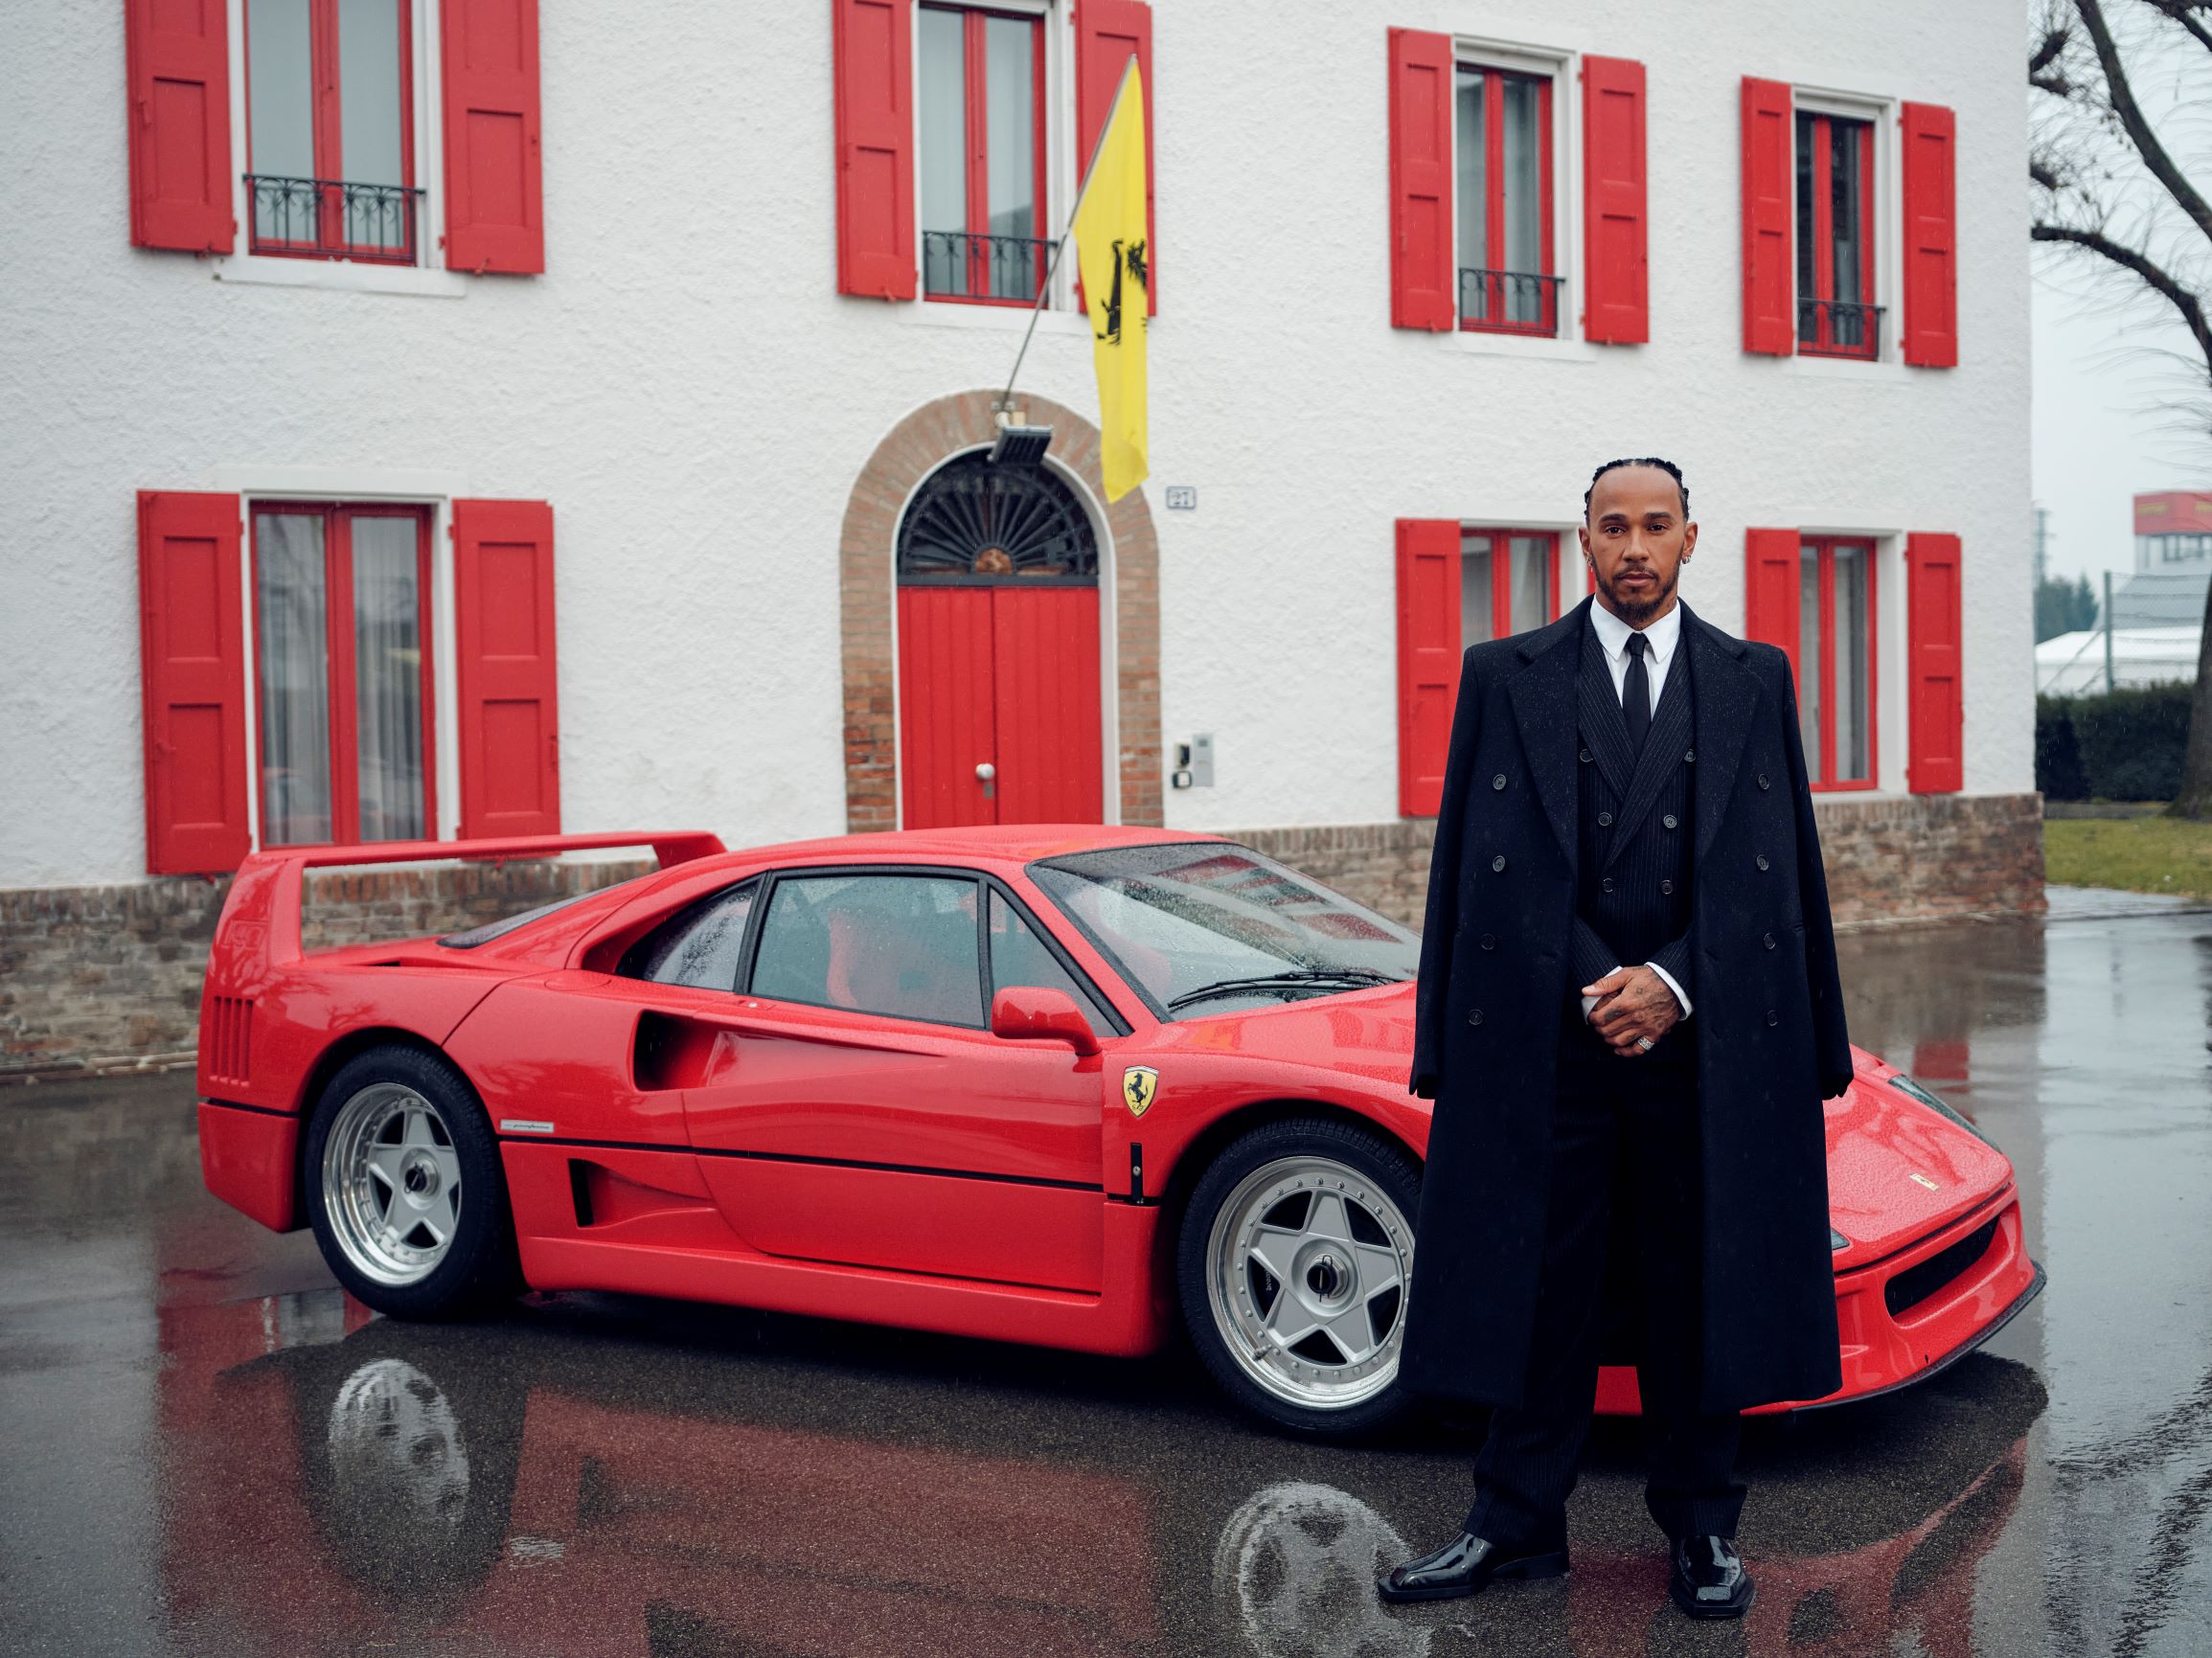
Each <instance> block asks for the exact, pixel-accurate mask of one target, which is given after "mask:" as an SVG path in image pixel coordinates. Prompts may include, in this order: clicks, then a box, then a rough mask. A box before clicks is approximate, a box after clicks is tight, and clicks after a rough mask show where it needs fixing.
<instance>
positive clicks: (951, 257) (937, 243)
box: [915, 6, 968, 294]
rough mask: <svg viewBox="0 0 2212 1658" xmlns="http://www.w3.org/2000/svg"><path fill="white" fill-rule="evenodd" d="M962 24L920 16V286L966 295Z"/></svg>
mask: <svg viewBox="0 0 2212 1658" xmlns="http://www.w3.org/2000/svg"><path fill="white" fill-rule="evenodd" d="M965 23H966V20H965V19H964V18H963V17H962V16H961V14H960V13H959V12H957V11H941V10H939V9H938V8H936V7H932V6H925V7H924V8H923V9H922V16H921V35H922V39H921V54H920V58H919V61H918V63H917V66H916V70H917V72H916V76H915V79H916V81H917V83H918V85H919V88H920V94H921V96H920V99H919V102H920V114H921V128H922V131H921V164H920V166H919V167H918V168H917V171H918V172H919V173H920V174H921V179H920V184H921V190H922V285H923V287H924V289H925V290H926V291H928V292H930V293H935V294H965V293H966V292H967V291H968V240H967V235H966V233H967V230H968V60H967V29H966V27H965Z"/></svg>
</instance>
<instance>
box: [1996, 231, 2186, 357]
mask: <svg viewBox="0 0 2212 1658" xmlns="http://www.w3.org/2000/svg"><path fill="white" fill-rule="evenodd" d="M2028 235H2029V237H2030V238H2032V239H2033V240H2036V241H2056V242H2068V243H2071V244H2072V245H2073V246H2075V247H2081V248H2087V249H2088V250H2089V252H2091V253H2093V254H2098V255H2101V256H2102V257H2104V258H2106V259H2109V260H2110V261H2112V262H2113V263H2114V264H2116V265H2120V266H2122V267H2123V268H2125V269H2127V270H2131V271H2133V272H2134V273H2135V275H2137V276H2138V277H2141V278H2142V279H2143V281H2144V283H2145V284H2148V285H2149V286H2150V287H2152V288H2155V290H2156V291H2157V292H2159V293H2161V294H2163V295H2165V297H2166V298H2167V299H2168V300H2169V301H2171V302H2172V303H2173V307H2174V308H2175V309H2176V310H2178V311H2179V312H2180V313H2181V320H2182V321H2183V322H2184V323H2186V324H2188V326H2189V331H2190V333H2192V334H2193V335H2195V336H2196V340H2197V349H2198V350H2199V351H2201V352H2203V353H2204V366H2205V372H2206V373H2207V374H2212V323H2208V322H2207V321H2206V320H2205V316H2204V305H2203V302H2202V301H2201V300H2200V299H2199V298H2198V297H2197V296H2196V295H2195V294H2193V293H2191V292H2190V291H2189V290H2188V289H2187V288H2185V287H2183V286H2182V285H2181V284H2179V283H2178V282H2177V281H2175V280H2174V278H2173V277H2171V276H2169V275H2168V274H2167V273H2166V272H2165V271H2164V270H2162V269H2161V268H2160V267H2159V266H2157V265H2155V264H2154V263H2153V262H2152V261H2150V259H2149V258H2148V257H2146V256H2145V255H2143V254H2141V253H2138V252H2137V251H2136V250H2135V249H2133V248H2132V247H2128V246H2125V245H2123V244H2122V243H2120V242H2116V241H2114V240H2112V238H2109V237H2108V236H2106V235H2104V234H2103V233H2102V232H2099V231H2093V230H2077V229H2075V228H2074V227H2073V226H2072V225H2065V224H2039V225H2036V226H2034V227H2033V228H2032V229H2031V230H2030V231H2029V232H2028Z"/></svg>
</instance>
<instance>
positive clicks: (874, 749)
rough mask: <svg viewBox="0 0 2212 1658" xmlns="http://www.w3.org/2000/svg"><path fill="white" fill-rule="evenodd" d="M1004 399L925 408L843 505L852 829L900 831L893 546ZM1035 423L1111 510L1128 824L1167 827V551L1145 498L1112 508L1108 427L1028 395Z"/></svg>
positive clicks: (983, 434)
mask: <svg viewBox="0 0 2212 1658" xmlns="http://www.w3.org/2000/svg"><path fill="white" fill-rule="evenodd" d="M995 397H997V394H996V393H994V392H988V391H985V392H956V393H954V394H953V395H951V396H950V397H939V398H938V399H937V400H936V401H935V402H931V403H924V405H923V406H922V407H921V408H919V409H917V410H915V411H914V412H913V413H912V414H910V415H908V416H907V417H906V418H905V419H904V420H901V421H900V422H899V423H898V424H897V425H896V426H894V427H892V428H891V430H890V432H889V433H888V434H887V435H886V436H885V437H884V439H883V441H882V442H881V443H878V444H877V445H876V452H875V453H874V454H873V455H871V456H869V457H868V464H867V466H863V467H862V468H861V469H860V476H859V477H858V478H857V479H856V480H855V482H854V485H853V493H852V496H851V497H850V499H848V500H847V502H846V504H845V523H844V528H843V530H842V532H841V534H840V536H839V540H838V547H837V582H838V591H839V602H838V613H839V624H840V632H841V634H842V639H843V657H844V681H845V827H846V829H847V831H848V832H850V833H854V834H859V833H864V832H867V831H870V830H875V829H896V828H897V827H898V824H899V768H898V760H897V756H898V713H897V707H898V704H897V697H896V681H895V676H894V673H893V670H892V659H891V635H892V627H893V615H894V589H893V558H894V555H895V548H894V545H893V539H894V537H895V535H896V534H897V532H898V528H899V514H900V512H901V511H902V510H903V509H904V507H905V505H906V501H907V498H908V497H909V496H911V495H912V494H913V493H914V488H915V486H916V485H918V484H920V483H921V482H922V480H923V479H924V478H925V477H927V476H928V475H929V474H930V473H931V472H932V471H934V470H936V468H937V467H938V466H940V465H942V464H943V463H944V462H946V461H947V460H949V459H951V457H953V456H954V455H957V454H959V453H960V452H961V451H963V450H965V449H972V448H974V447H976V446H977V445H978V444H981V443H990V442H991V441H992V435H993V434H994V433H995V432H996V430H997V423H996V421H995V420H994V419H993V417H992V408H991V406H992V401H993V400H994V398H995ZM1021 401H1022V403H1023V405H1024V407H1025V409H1026V411H1027V412H1026V417H1025V419H1026V420H1027V423H1029V424H1031V425H1038V426H1050V427H1051V428H1052V429H1053V439H1052V448H1051V450H1050V455H1051V458H1052V459H1053V460H1054V461H1056V462H1058V463H1059V464H1060V466H1062V467H1064V468H1065V469H1066V470H1067V471H1069V472H1072V473H1073V474H1074V475H1075V476H1076V477H1078V478H1080V479H1081V480H1082V481H1083V484H1084V486H1085V487H1086V488H1088V489H1089V490H1090V493H1091V499H1092V502H1093V503H1094V504H1100V505H1103V508H1104V512H1105V517H1106V534H1107V535H1108V536H1109V537H1110V538H1111V540H1112V543H1113V547H1112V559H1111V575H1112V579H1113V606H1114V609H1113V616H1114V639H1115V650H1116V661H1115V664H1114V684H1115V688H1116V689H1115V697H1114V703H1115V712H1116V715H1117V719H1116V725H1117V728H1118V730H1119V732H1120V753H1119V754H1118V755H1117V757H1116V763H1115V774H1116V777H1117V778H1118V780H1119V783H1120V785H1121V821H1122V822H1123V823H1125V824H1137V825H1143V826H1147V827H1155V828H1156V827H1158V826H1159V825H1160V824H1161V823H1163V822H1164V821H1165V820H1164V818H1163V817H1162V813H1161V800H1160V776H1161V773H1160V670H1159V663H1160V607H1159V592H1160V546H1159V540H1158V538H1157V537H1156V536H1155V535H1154V534H1153V533H1152V509H1151V508H1150V507H1148V506H1146V505H1145V497H1144V491H1143V490H1141V489H1131V490H1130V491H1129V493H1128V494H1126V495H1124V496H1123V497H1122V498H1121V499H1120V500H1119V501H1115V502H1111V503H1107V502H1106V488H1105V486H1104V484H1103V482H1102V480H1101V478H1100V475H1099V433H1098V428H1097V427H1096V426H1094V425H1092V424H1091V423H1090V422H1089V421H1088V420H1084V419H1083V417H1082V416H1081V415H1078V414H1077V413H1075V411H1074V410H1072V409H1067V408H1062V407H1061V406H1060V404H1058V403H1055V402H1053V401H1051V400H1050V399H1049V398H1045V397H1023V398H1022V399H1021Z"/></svg>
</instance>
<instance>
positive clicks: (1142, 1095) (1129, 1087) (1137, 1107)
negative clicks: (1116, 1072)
mask: <svg viewBox="0 0 2212 1658" xmlns="http://www.w3.org/2000/svg"><path fill="white" fill-rule="evenodd" d="M1159 1091H1160V1074H1159V1073H1158V1072H1157V1071H1155V1070H1153V1069H1152V1067H1151V1066H1150V1065H1131V1066H1130V1067H1129V1069H1128V1070H1126V1071H1124V1072H1123V1073H1122V1101H1123V1102H1124V1103H1125V1104H1127V1105H1128V1106H1129V1115H1130V1116H1131V1117H1142V1116H1143V1115H1144V1114H1145V1113H1146V1112H1147V1111H1149V1110H1151V1109H1152V1101H1153V1100H1154V1099H1155V1098H1156V1097H1157V1096H1158V1094H1159Z"/></svg>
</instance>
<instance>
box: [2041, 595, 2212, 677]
mask: <svg viewBox="0 0 2212 1658" xmlns="http://www.w3.org/2000/svg"><path fill="white" fill-rule="evenodd" d="M2208 586H2212V568H2201V569H2196V570H2186V571H2177V570H2144V571H2138V572H2137V573H2136V574H2134V575H2132V576H2128V575H2120V574H2116V573H2114V572H2112V571H2109V570H2108V571H2106V572H2105V574H2104V588H2103V593H2102V595H2101V597H2100V598H2099V601H2098V603H2097V619H2096V625H2094V626H2092V627H2088V628H2084V629H2081V630H2079V631H2076V632H2072V633H2063V634H2060V635H2059V636H2058V637H2057V638H2055V639H2047V640H2044V641H2043V642H2042V643H2041V644H2040V645H2038V646H2037V647H2036V691H2037V693H2039V694H2041V693H2051V694H2054V695H2061V696H2066V695H2073V696H2079V695H2082V694H2084V693H2095V692H2109V691H2115V690H2119V689H2121V688H2123V687H2126V686H2145V685H2157V684H2165V683H2168V682H2171V681H2174V680H2193V679H2195V678H2196V677H2197V652H2198V648H2199V644H2200V640H2201V628H2202V625H2203V620H2204V596H2205V590H2206V588H2207V587H2208Z"/></svg>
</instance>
